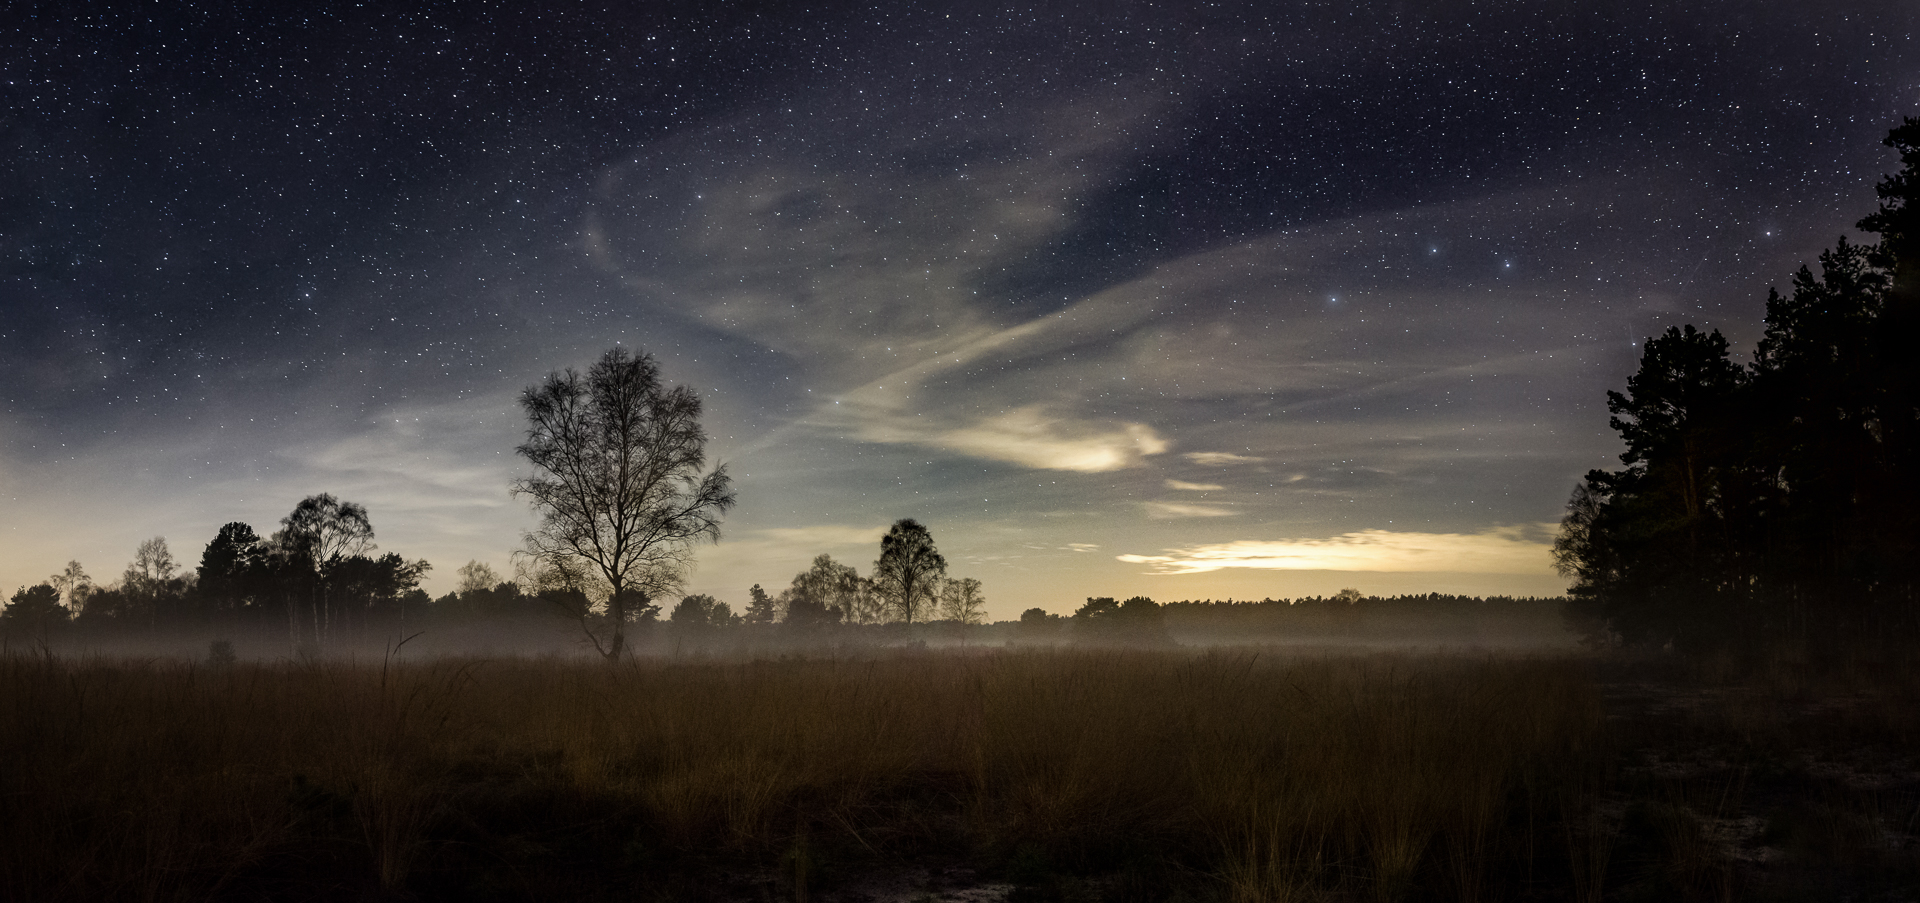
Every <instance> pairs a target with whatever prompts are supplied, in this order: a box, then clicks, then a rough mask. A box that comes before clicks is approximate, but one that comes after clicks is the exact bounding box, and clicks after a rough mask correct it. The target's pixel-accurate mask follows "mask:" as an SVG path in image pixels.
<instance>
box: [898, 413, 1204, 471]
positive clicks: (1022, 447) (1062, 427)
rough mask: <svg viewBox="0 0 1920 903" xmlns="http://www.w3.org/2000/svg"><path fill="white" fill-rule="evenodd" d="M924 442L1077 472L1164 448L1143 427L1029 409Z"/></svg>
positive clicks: (1124, 464) (1133, 463)
mask: <svg viewBox="0 0 1920 903" xmlns="http://www.w3.org/2000/svg"><path fill="white" fill-rule="evenodd" d="M926 444H929V445H938V446H940V447H942V448H946V449H948V450H951V451H955V452H960V453H962V454H968V455H973V456H975V457H979V458H988V459H991V460H994V461H1006V462H1008V463H1011V464H1021V465H1024V466H1027V467H1033V468H1038V469H1041V470H1071V471H1077V472H1080V473H1102V472H1105V471H1109V470H1121V469H1124V468H1128V467H1137V466H1139V465H1140V463H1141V459H1142V458H1145V457H1146V456H1148V455H1157V454H1160V453H1161V452H1164V451H1166V450H1167V441H1166V440H1165V439H1162V438H1160V436H1159V435H1158V434H1157V433H1155V432H1154V431H1153V428H1152V427H1150V426H1147V425H1146V424H1144V423H1122V424H1119V428H1118V429H1114V428H1111V427H1102V426H1097V425H1094V424H1090V423H1086V422H1082V421H1071V420H1064V419H1059V418H1053V417H1048V416H1047V415H1046V414H1044V413H1043V412H1041V411H1040V409H1039V408H1035V407H1028V408H1021V409H1019V410H1016V411H1010V412H1008V413H1006V414H1003V415H1001V416H999V417H993V418H989V419H986V420H982V421H980V422H978V423H975V424H973V425H971V426H966V427H962V428H960V429H956V430H951V431H949V432H946V433H944V434H941V435H940V437H939V438H938V440H937V441H935V442H930V443H926Z"/></svg>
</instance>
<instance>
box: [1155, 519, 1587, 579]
mask: <svg viewBox="0 0 1920 903" xmlns="http://www.w3.org/2000/svg"><path fill="white" fill-rule="evenodd" d="M1539 533H1540V528H1537V527H1502V528H1497V529H1493V530H1488V531H1485V532H1482V533H1407V532H1394V531H1389V530H1361V531H1359V532H1356V533H1342V534H1340V535H1339V536H1334V537H1330V538H1327V539H1279V540H1239V541H1236V542H1227V543H1217V544H1213V545H1196V546H1187V547H1184V548H1176V549H1167V550H1166V554H1163V555H1120V556H1118V557H1119V559H1120V560H1121V561H1124V562H1127V563H1129V564H1144V565H1148V572H1149V573H1154V574H1203V573H1206V572H1208V571H1217V570H1222V569H1225V568H1254V569H1261V570H1314V571H1435V572H1453V573H1470V574H1537V573H1541V572H1545V571H1549V570H1551V569H1552V568H1551V558H1550V557H1549V554H1548V553H1549V552H1550V550H1551V549H1552V544H1551V543H1550V542H1546V541H1543V540H1542V539H1540V538H1539V535H1538V534H1539Z"/></svg>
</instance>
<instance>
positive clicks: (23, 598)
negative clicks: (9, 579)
mask: <svg viewBox="0 0 1920 903" xmlns="http://www.w3.org/2000/svg"><path fill="white" fill-rule="evenodd" d="M66 623H67V609H66V606H64V605H61V604H60V591H59V590H57V589H54V588H53V585H52V584H49V583H40V584H35V585H33V586H27V587H21V588H20V589H19V590H18V591H16V592H15V593H14V594H13V598H12V599H10V600H8V601H7V607H6V610H4V611H0V626H4V627H5V628H6V630H7V633H8V634H9V635H18V636H33V635H36V634H37V635H40V636H43V637H44V636H45V635H46V633H47V632H48V631H50V630H53V629H55V628H56V627H59V626H61V625H64V624H66Z"/></svg>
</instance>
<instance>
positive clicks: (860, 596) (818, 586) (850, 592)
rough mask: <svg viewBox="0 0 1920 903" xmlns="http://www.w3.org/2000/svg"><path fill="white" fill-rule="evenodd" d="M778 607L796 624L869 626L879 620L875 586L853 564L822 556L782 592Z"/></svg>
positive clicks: (788, 619) (816, 557) (787, 620)
mask: <svg viewBox="0 0 1920 903" xmlns="http://www.w3.org/2000/svg"><path fill="white" fill-rule="evenodd" d="M775 606H776V607H778V608H781V609H784V610H785V611H786V618H785V620H786V622H787V623H792V624H795V625H801V624H819V623H823V621H831V622H833V623H841V622H845V623H849V624H866V623H871V622H873V621H876V620H878V619H879V617H880V615H881V613H882V612H881V611H880V608H879V606H878V605H877V604H876V594H875V592H874V588H873V584H872V582H871V581H869V580H868V579H867V578H865V577H862V576H860V572H859V571H857V570H855V569H854V567H853V566H852V565H849V564H841V563H840V562H837V561H834V560H833V556H831V555H827V554H821V555H818V556H815V557H814V559H813V566H812V567H809V568H808V569H806V570H804V571H801V572H800V573H798V574H795V575H794V577H793V583H792V584H791V585H789V586H788V587H787V588H786V589H785V590H782V591H781V593H780V598H779V599H777V600H775Z"/></svg>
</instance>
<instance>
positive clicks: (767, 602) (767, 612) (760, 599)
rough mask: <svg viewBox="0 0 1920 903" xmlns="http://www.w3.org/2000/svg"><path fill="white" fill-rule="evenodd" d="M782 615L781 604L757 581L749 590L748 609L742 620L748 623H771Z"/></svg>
mask: <svg viewBox="0 0 1920 903" xmlns="http://www.w3.org/2000/svg"><path fill="white" fill-rule="evenodd" d="M779 617H780V606H779V604H777V603H776V602H775V601H774V599H773V597H772V596H769V595H767V591H766V590H764V589H761V588H760V584H758V583H756V584H754V585H753V588H752V589H750V590H747V610H746V612H745V614H743V615H742V616H741V620H742V621H744V622H745V623H748V624H771V623H773V622H774V621H776V620H778V619H779Z"/></svg>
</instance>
